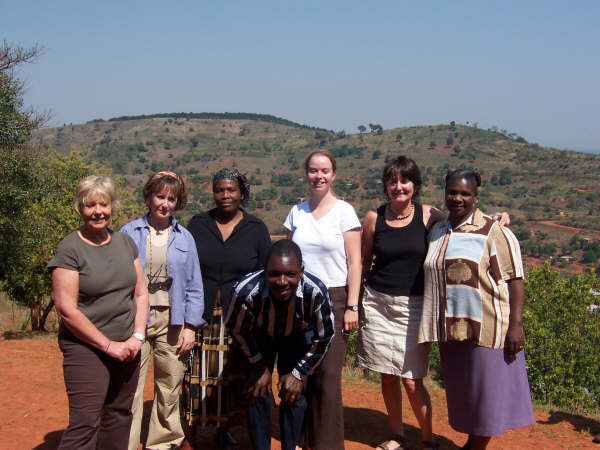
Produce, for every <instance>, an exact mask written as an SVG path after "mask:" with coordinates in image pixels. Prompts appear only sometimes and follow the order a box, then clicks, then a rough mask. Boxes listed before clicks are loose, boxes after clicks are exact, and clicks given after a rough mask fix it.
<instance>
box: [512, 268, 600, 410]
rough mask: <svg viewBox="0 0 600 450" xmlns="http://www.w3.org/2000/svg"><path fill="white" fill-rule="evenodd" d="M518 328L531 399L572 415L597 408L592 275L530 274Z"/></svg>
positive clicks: (599, 286)
mask: <svg viewBox="0 0 600 450" xmlns="http://www.w3.org/2000/svg"><path fill="white" fill-rule="evenodd" d="M525 290H526V297H527V299H528V301H527V303H526V305H525V311H524V315H523V323H524V329H525V350H526V355H527V366H528V373H529V382H530V386H531V394H532V396H533V398H534V399H536V400H538V401H540V402H543V403H546V404H553V405H556V406H561V407H567V408H570V409H574V410H579V411H580V410H586V411H594V412H595V411H597V410H598V407H599V406H600V383H599V381H598V380H600V353H599V352H598V343H599V342H600V312H596V313H594V312H593V311H594V308H596V306H593V305H597V303H598V300H599V297H598V296H597V295H595V294H597V292H598V291H599V290H600V279H598V277H597V276H596V275H595V273H594V272H591V273H590V274H586V275H579V276H577V277H575V278H561V275H560V273H559V272H558V271H556V270H552V269H550V265H549V264H548V263H547V264H546V265H545V266H544V267H537V268H533V269H532V270H531V272H530V273H529V277H528V280H527V282H526V287H525Z"/></svg>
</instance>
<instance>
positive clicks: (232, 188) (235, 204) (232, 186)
mask: <svg viewBox="0 0 600 450" xmlns="http://www.w3.org/2000/svg"><path fill="white" fill-rule="evenodd" d="M213 198H214V199H215V205H217V208H218V209H219V210H221V211H223V212H227V213H233V212H235V211H237V209H238V208H239V207H240V203H242V200H244V196H243V194H242V191H240V187H239V186H238V184H237V182H235V181H233V180H227V179H221V180H219V181H218V182H217V183H216V184H215V186H214V188H213Z"/></svg>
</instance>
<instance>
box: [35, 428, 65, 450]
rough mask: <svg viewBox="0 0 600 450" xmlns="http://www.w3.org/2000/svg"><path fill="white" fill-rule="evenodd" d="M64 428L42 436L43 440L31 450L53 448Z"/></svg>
mask: <svg viewBox="0 0 600 450" xmlns="http://www.w3.org/2000/svg"><path fill="white" fill-rule="evenodd" d="M63 431H65V430H57V431H51V432H50V433H47V434H46V435H45V436H44V442H42V443H41V444H40V445H37V446H35V447H33V449H32V450H55V449H56V448H57V447H58V444H59V443H60V438H61V436H62V434H63Z"/></svg>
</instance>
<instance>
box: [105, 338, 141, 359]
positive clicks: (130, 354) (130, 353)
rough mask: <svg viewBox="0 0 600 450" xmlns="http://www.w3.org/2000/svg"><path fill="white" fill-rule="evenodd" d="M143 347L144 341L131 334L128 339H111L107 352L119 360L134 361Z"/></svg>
mask: <svg viewBox="0 0 600 450" xmlns="http://www.w3.org/2000/svg"><path fill="white" fill-rule="evenodd" d="M141 348H142V343H141V342H140V341H139V340H138V339H136V338H134V337H133V336H130V337H129V339H127V340H126V341H122V342H119V341H110V343H109V344H108V347H107V348H106V350H105V353H106V354H107V355H108V356H110V357H112V358H115V359H117V360H119V361H132V360H133V359H135V357H136V356H137V354H138V353H139V351H140V349H141Z"/></svg>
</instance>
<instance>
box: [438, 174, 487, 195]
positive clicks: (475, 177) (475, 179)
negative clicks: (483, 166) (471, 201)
mask: <svg viewBox="0 0 600 450" xmlns="http://www.w3.org/2000/svg"><path fill="white" fill-rule="evenodd" d="M454 178H460V179H464V180H468V181H471V182H472V183H473V185H474V186H475V195H477V188H478V187H479V186H481V175H479V173H478V172H475V171H474V170H469V169H457V170H453V171H452V172H448V173H447V174H446V186H445V189H448V183H450V181H451V180H453V179H454Z"/></svg>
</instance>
